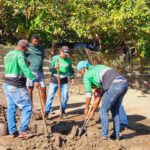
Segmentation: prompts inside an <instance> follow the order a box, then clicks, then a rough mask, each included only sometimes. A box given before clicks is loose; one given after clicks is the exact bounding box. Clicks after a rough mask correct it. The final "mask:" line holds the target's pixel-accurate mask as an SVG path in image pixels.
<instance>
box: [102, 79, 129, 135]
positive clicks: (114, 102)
mask: <svg viewBox="0 0 150 150" xmlns="http://www.w3.org/2000/svg"><path fill="white" fill-rule="evenodd" d="M127 89H128V85H127V82H126V81H122V82H116V83H112V84H111V86H110V88H109V89H108V90H107V91H106V92H105V93H104V95H103V97H102V105H101V109H100V115H101V126H102V131H101V135H102V136H104V137H108V129H109V123H108V119H109V111H111V113H112V118H113V124H114V131H113V135H115V136H119V133H120V116H119V109H120V106H121V103H122V100H123V97H124V95H125V93H126V91H127Z"/></svg>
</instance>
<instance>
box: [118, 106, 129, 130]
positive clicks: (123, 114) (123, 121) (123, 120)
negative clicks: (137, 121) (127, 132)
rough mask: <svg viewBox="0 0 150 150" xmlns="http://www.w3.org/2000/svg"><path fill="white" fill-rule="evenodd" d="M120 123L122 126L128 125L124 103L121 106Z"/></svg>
mask: <svg viewBox="0 0 150 150" xmlns="http://www.w3.org/2000/svg"><path fill="white" fill-rule="evenodd" d="M119 116H120V123H121V126H122V127H126V128H127V127H128V119H127V115H126V112H125V109H124V106H123V104H121V106H120V108H119Z"/></svg>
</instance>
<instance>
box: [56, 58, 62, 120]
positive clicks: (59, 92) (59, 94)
mask: <svg viewBox="0 0 150 150" xmlns="http://www.w3.org/2000/svg"><path fill="white" fill-rule="evenodd" d="M57 65H58V67H57V75H58V97H59V110H60V118H62V105H61V87H60V71H59V60H58V59H57Z"/></svg>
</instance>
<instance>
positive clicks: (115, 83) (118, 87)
mask: <svg viewBox="0 0 150 150" xmlns="http://www.w3.org/2000/svg"><path fill="white" fill-rule="evenodd" d="M77 70H78V71H79V73H80V74H81V75H82V76H83V81H84V86H85V90H86V105H85V113H87V112H88V109H89V105H90V101H91V96H92V86H93V85H94V86H96V87H98V88H103V90H104V94H103V96H102V105H101V109H100V115H101V125H102V132H101V136H102V138H103V139H108V125H109V122H108V119H109V118H108V115H109V111H111V113H112V117H113V123H114V129H113V133H112V135H111V136H110V138H112V139H116V140H120V138H121V137H120V116H119V109H120V108H122V107H121V103H122V100H123V97H124V95H125V93H126V92H127V89H128V84H127V81H126V79H125V78H124V77H123V76H122V75H120V74H119V73H118V72H116V71H115V70H114V69H112V68H110V67H107V66H105V65H96V66H93V65H90V64H89V63H88V62H87V61H80V62H79V63H78V64H77Z"/></svg>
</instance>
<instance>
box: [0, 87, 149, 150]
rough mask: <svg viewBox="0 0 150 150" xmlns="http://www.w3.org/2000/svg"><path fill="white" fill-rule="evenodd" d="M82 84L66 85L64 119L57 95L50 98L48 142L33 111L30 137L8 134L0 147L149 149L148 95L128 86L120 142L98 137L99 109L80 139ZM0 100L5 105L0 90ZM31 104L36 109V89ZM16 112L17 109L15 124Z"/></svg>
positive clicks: (10, 149)
mask: <svg viewBox="0 0 150 150" xmlns="http://www.w3.org/2000/svg"><path fill="white" fill-rule="evenodd" d="M82 89H83V88H82V86H81V87H80V88H79V86H78V87H76V88H72V87H70V98H69V101H68V109H67V114H68V116H67V118H66V119H64V120H61V121H60V120H59V119H58V115H59V111H58V109H59V103H58V97H57V96H56V98H55V100H54V106H53V108H54V111H55V114H54V115H51V116H49V119H48V120H47V124H48V127H50V126H51V128H52V133H51V137H50V138H49V141H47V139H46V138H45V136H44V126H43V122H42V120H41V115H40V113H39V112H36V113H33V115H32V119H31V123H30V129H31V131H32V132H33V133H35V136H34V137H33V138H31V139H26V140H22V139H19V138H18V137H17V138H14V139H10V138H9V137H8V136H1V137H0V150H6V149H7V150H26V149H28V150H32V149H36V150H44V149H54V150H59V149H60V150H63V149H66V150H84V149H85V150H112V149H114V150H125V149H129V150H149V149H150V142H149V141H150V94H143V93H142V92H141V91H137V90H134V89H129V90H128V92H127V94H126V96H125V98H124V105H125V109H126V112H127V114H128V119H129V129H128V130H125V131H123V132H122V135H123V136H124V138H125V139H123V140H121V141H119V142H118V141H113V140H102V139H101V137H100V130H101V129H100V128H101V126H100V123H99V112H97V113H96V114H95V120H92V121H90V123H89V125H88V127H87V129H86V134H84V135H83V136H81V137H80V138H79V137H78V136H76V135H77V133H76V131H77V128H78V126H80V127H81V126H82V124H83V120H84V115H83V108H84V103H85V100H84V95H82V93H83V90H82ZM0 101H1V104H2V103H3V105H5V104H6V100H5V97H4V96H3V93H2V91H1V95H0ZM34 107H35V108H36V109H39V108H40V106H39V99H38V96H37V91H36V90H35V94H34ZM5 114H6V109H4V108H3V107H1V109H0V116H1V117H3V116H4V115H5ZM19 119H20V111H18V112H17V120H18V123H19ZM109 129H110V133H111V132H112V121H111V116H110V128H109Z"/></svg>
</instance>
